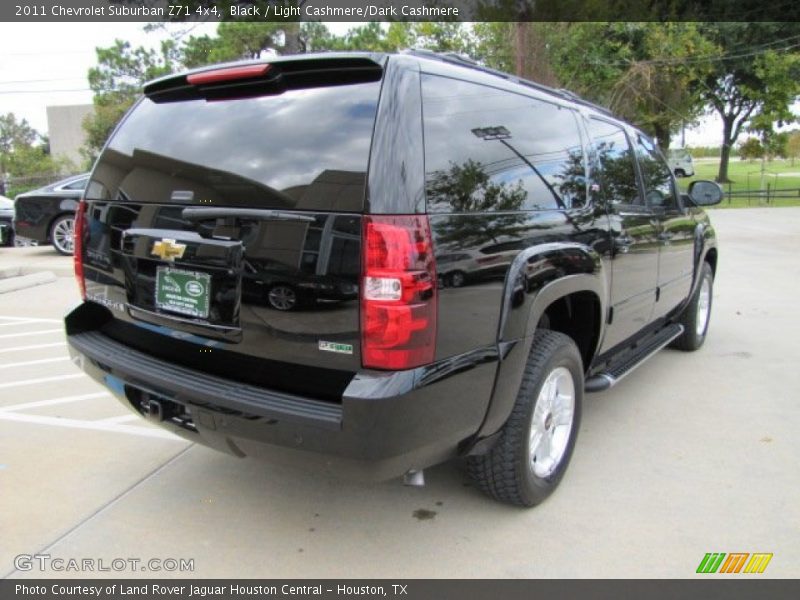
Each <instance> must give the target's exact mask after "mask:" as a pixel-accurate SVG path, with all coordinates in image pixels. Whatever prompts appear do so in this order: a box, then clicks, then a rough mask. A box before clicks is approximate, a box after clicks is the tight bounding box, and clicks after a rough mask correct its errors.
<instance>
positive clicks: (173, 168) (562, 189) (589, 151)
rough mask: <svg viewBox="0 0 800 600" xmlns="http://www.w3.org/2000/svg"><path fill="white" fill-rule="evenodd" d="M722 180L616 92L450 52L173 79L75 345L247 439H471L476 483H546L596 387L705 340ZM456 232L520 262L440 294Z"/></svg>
mask: <svg viewBox="0 0 800 600" xmlns="http://www.w3.org/2000/svg"><path fill="white" fill-rule="evenodd" d="M721 198H722V190H721V188H720V187H719V186H718V185H717V184H715V183H713V182H707V181H705V182H704V181H700V182H693V184H692V185H691V186H690V187H689V192H688V194H686V195H681V194H680V193H679V192H678V188H677V186H676V182H675V179H674V176H673V173H672V172H671V170H670V168H669V166H668V165H667V164H666V162H665V161H664V158H663V157H662V155H661V154H660V152H659V151H658V150H657V148H656V146H655V145H654V144H653V142H652V140H651V139H650V138H648V137H647V136H646V135H645V134H644V133H642V132H641V131H639V130H637V129H636V128H634V127H633V126H631V125H629V124H627V123H625V122H623V121H621V120H620V119H618V118H616V117H614V115H612V114H611V113H609V112H608V111H606V110H605V109H602V108H600V107H598V106H595V105H592V104H590V103H588V102H585V101H583V100H581V99H579V98H577V97H576V96H574V95H573V94H570V93H568V92H564V91H558V90H553V89H550V88H547V87H543V86H541V85H538V84H535V83H532V82H528V81H524V80H519V79H518V78H516V77H513V76H510V75H506V74H504V73H500V72H497V71H493V70H490V69H486V68H483V67H480V66H478V65H477V64H475V63H471V62H468V61H465V60H464V59H460V58H455V57H452V56H449V55H438V54H432V53H427V52H419V51H415V52H409V53H401V54H391V55H387V54H366V53H331V54H321V55H313V54H312V55H304V56H286V57H270V58H269V59H268V60H264V61H255V62H247V63H236V64H229V65H218V66H211V67H205V68H202V69H199V70H195V71H190V72H188V73H180V74H175V75H169V76H166V77H164V78H162V79H158V80H156V81H153V82H151V83H149V84H147V85H146V86H145V87H144V94H143V98H142V99H141V100H140V101H139V102H138V103H137V104H136V105H135V106H134V107H133V108H132V109H131V111H130V112H129V113H128V115H127V116H126V117H125V119H124V121H123V122H122V124H121V126H120V127H119V129H118V130H117V131H116V133H115V134H114V135H113V136H112V138H111V139H110V141H109V143H108V145H107V147H106V148H105V150H104V151H103V153H102V154H101V156H100V157H99V159H98V162H97V164H96V165H95V167H94V170H93V172H92V175H91V178H90V181H89V184H88V187H87V190H86V196H85V202H84V203H82V205H81V208H80V209H79V211H78V214H77V225H76V237H75V239H76V250H75V255H76V261H75V265H76V277H77V280H78V284H79V286H80V289H81V291H82V295H83V297H84V302H83V303H82V304H81V305H80V306H79V307H78V308H76V309H75V310H74V311H73V312H71V313H70V314H69V315H67V317H66V331H67V339H68V343H69V348H70V353H71V355H72V357H73V360H74V361H75V363H76V364H78V365H81V366H82V367H83V369H84V370H85V371H86V372H87V373H88V374H89V375H90V376H92V377H93V378H95V379H96V380H97V381H99V382H102V383H103V384H104V385H106V386H107V387H108V388H109V389H110V390H111V391H112V392H113V393H114V394H115V395H116V396H117V397H118V398H119V400H120V401H121V402H122V403H123V404H124V405H126V406H127V407H129V408H130V409H131V410H133V411H135V412H137V413H139V414H140V415H142V416H144V417H146V418H148V419H150V420H152V421H154V422H156V423H158V424H160V425H161V426H163V427H165V428H167V429H169V430H171V431H174V432H175V433H177V434H178V435H181V436H183V437H185V438H186V439H188V440H191V441H193V442H198V443H201V444H206V445H208V446H210V447H213V448H216V449H218V450H222V451H224V452H229V453H231V454H233V455H235V456H239V457H242V456H246V455H253V454H255V455H264V456H268V457H270V458H271V459H272V460H276V461H285V462H291V463H302V464H303V465H311V464H316V465H318V466H319V467H320V468H322V469H324V470H326V471H336V472H340V473H351V474H355V475H356V476H359V477H367V478H371V479H386V478H391V477H395V476H400V475H403V476H404V477H405V479H406V481H407V482H408V483H411V484H419V483H421V482H422V473H423V469H425V468H426V467H429V466H431V465H434V464H437V463H441V462H443V461H446V460H448V459H452V458H456V457H466V458H467V462H468V467H469V468H468V471H469V474H470V476H471V477H472V478H473V479H474V480H475V482H476V484H477V486H478V487H480V488H481V489H482V490H484V491H486V492H487V493H489V494H490V495H492V496H493V497H495V498H497V499H499V500H502V501H505V502H509V503H512V504H517V505H523V506H531V505H534V504H537V503H539V502H541V501H542V500H543V499H545V498H546V497H547V496H548V495H549V494H550V493H551V492H552V491H553V490H554V489H555V487H556V486H557V485H558V483H559V481H561V479H562V476H563V475H564V472H565V470H566V468H567V465H568V463H569V460H570V457H571V455H572V450H573V447H574V445H575V439H576V436H577V433H578V429H579V424H580V420H581V403H582V400H583V394H584V391H590V392H591V391H599V390H605V389H608V388H609V387H611V386H613V385H615V384H616V383H618V382H619V381H620V380H621V379H622V378H623V377H624V376H625V375H626V374H628V373H629V372H630V371H631V370H633V369H634V368H636V367H637V366H639V365H640V364H641V363H643V362H644V361H645V360H646V359H648V358H649V357H651V356H652V355H653V354H654V353H655V352H656V351H658V350H659V349H661V348H663V347H664V346H666V345H668V344H672V345H673V346H675V347H677V348H680V349H683V350H696V349H697V348H699V347H700V346H702V344H703V342H704V340H705V338H706V334H707V331H708V324H709V316H710V311H711V303H712V288H713V282H714V273H715V271H716V266H717V243H716V237H715V234H714V229H713V228H712V226H711V224H710V222H709V218H708V216H707V215H706V214H705V213H704V211H703V210H702V209H701V208H700V207H701V206H702V205H709V204H714V203H716V202H719V201H720V200H721ZM487 248H488V250H487ZM484 251H488V254H486V253H485V252H484ZM444 254H449V255H454V256H455V259H454V260H453V261H449V262H450V264H452V263H453V262H460V261H465V262H466V261H468V260H472V258H468V257H473V258H474V257H480V256H500V257H501V259H499V260H498V261H497V266H499V267H500V268H501V270H502V273H501V275H502V277H500V278H497V279H496V280H495V281H496V282H497V284H492V285H475V286H464V287H447V288H442V289H440V285H438V284H437V271H439V270H440V269H444V268H446V265H447V263H448V261H447V260H442V261H441V263H442V264H439V262H440V259H437V258H436V257H437V256H441V255H444ZM253 260H258V261H275V262H278V263H280V264H282V265H288V266H290V267H291V268H292V269H293V270H295V271H296V270H301V271H302V272H303V273H304V278H307V280H309V281H314V280H315V278H316V280H318V281H324V278H326V277H328V276H330V275H335V276H336V277H337V279H338V280H339V281H344V282H347V283H349V284H350V285H352V286H354V289H357V290H358V302H347V301H345V302H341V303H340V304H338V305H337V306H336V308H335V310H327V309H324V308H323V307H322V306H316V307H315V306H313V305H312V306H309V307H307V308H306V309H305V310H299V311H293V312H291V313H287V312H281V311H278V310H271V309H269V308H265V307H263V304H264V302H263V296H261V295H256V296H257V298H256V299H253V298H250V297H248V295H246V294H244V290H245V289H246V287H250V286H253V285H257V284H256V283H255V282H256V280H258V278H259V277H261V275H260V273H261V270H259V269H257V268H256V269H247V266H246V265H247V264H249V263H251V261H253ZM270 271H272V269H267V273H269V272H270ZM265 284H266V279H265ZM685 362H686V369H689V370H691V359H689V358H688V357H687V359H686V361H685ZM669 384H670V381H669V379H668V378H666V379H664V380H663V381H661V382H659V385H660V386H664V387H667V386H669ZM638 426H639V427H643V428H646V427H647V423H639V424H638ZM613 468H616V469H618V470H621V469H622V470H624V469H625V468H626V466H625V465H624V464H619V465H616V466H615V467H613Z"/></svg>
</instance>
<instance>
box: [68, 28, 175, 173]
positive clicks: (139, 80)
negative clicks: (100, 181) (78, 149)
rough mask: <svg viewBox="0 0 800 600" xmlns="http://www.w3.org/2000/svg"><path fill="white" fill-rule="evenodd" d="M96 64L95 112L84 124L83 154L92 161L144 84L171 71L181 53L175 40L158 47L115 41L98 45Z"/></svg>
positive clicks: (92, 72) (92, 71) (93, 70)
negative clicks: (85, 136) (111, 44)
mask: <svg viewBox="0 0 800 600" xmlns="http://www.w3.org/2000/svg"><path fill="white" fill-rule="evenodd" d="M96 52H97V66H96V67H92V68H91V69H89V76H88V78H89V87H90V88H91V89H92V91H93V92H94V99H93V100H94V112H93V113H92V114H91V115H89V116H88V117H87V118H86V119H85V120H84V123H83V127H84V130H85V131H86V133H87V142H86V146H85V147H84V148H83V150H82V153H83V154H84V156H85V157H86V158H87V160H88V161H93V160H94V159H95V157H96V156H97V154H98V153H99V152H100V150H101V149H102V147H103V145H104V144H105V142H106V140H107V139H108V136H109V135H111V132H112V131H113V129H114V127H116V125H117V123H118V122H119V120H120V119H121V118H122V115H124V114H125V112H126V111H127V110H128V109H129V108H130V107H131V105H132V104H133V103H134V102H135V101H136V98H137V97H138V96H139V93H140V91H141V88H142V85H143V84H144V83H145V82H146V81H148V80H150V79H154V78H156V77H160V76H162V75H167V74H168V73H172V72H173V71H174V70H175V69H176V68H177V67H179V66H180V65H181V62H182V56H181V50H180V48H179V47H178V44H177V43H176V42H175V41H174V40H165V41H163V42H162V43H161V46H160V48H159V49H158V50H152V49H147V48H143V47H141V46H140V47H138V48H132V47H131V45H130V43H128V42H125V41H122V40H116V41H115V42H114V45H113V46H111V47H109V48H97V49H96Z"/></svg>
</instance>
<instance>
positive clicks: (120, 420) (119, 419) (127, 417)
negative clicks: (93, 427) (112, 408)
mask: <svg viewBox="0 0 800 600" xmlns="http://www.w3.org/2000/svg"><path fill="white" fill-rule="evenodd" d="M141 418H142V417H141V416H139V415H134V414H129V415H120V416H118V417H109V418H107V419H98V420H97V421H95V423H127V422H128V421H135V420H137V419H141Z"/></svg>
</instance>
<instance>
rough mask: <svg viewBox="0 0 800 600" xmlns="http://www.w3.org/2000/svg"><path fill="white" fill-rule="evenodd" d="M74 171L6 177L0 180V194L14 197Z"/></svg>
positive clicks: (64, 177) (60, 178)
mask: <svg viewBox="0 0 800 600" xmlns="http://www.w3.org/2000/svg"><path fill="white" fill-rule="evenodd" d="M78 174H79V173H78V172H75V173H71V174H70V173H37V174H36V175H28V176H25V177H7V178H6V179H5V180H2V181H0V195H3V196H7V197H9V198H14V197H15V196H17V195H19V194H23V193H25V192H29V191H30V190H35V189H38V188H40V187H44V186H46V185H50V184H51V183H55V182H56V181H60V180H62V179H66V178H67V177H71V176H72V175H78Z"/></svg>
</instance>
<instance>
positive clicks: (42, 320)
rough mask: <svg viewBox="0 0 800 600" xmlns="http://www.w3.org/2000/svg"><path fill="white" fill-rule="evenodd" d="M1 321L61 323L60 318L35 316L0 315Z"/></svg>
mask: <svg viewBox="0 0 800 600" xmlns="http://www.w3.org/2000/svg"><path fill="white" fill-rule="evenodd" d="M0 320H2V321H28V322H32V323H63V320H62V319H39V318H37V317H4V316H0Z"/></svg>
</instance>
